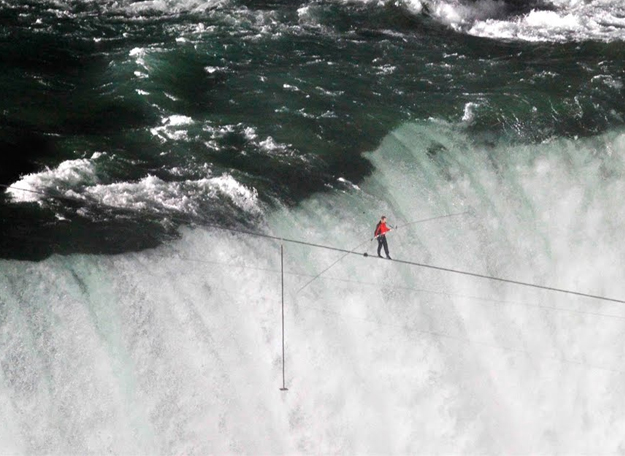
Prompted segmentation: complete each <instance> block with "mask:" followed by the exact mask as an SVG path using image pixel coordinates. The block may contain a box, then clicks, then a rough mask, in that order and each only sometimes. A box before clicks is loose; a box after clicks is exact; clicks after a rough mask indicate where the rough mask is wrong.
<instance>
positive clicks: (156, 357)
mask: <svg viewBox="0 0 625 456" xmlns="http://www.w3.org/2000/svg"><path fill="white" fill-rule="evenodd" d="M432 144H438V145H440V146H443V147H442V148H439V149H440V152H439V153H437V154H434V155H432V154H427V153H426V152H425V151H427V150H428V148H429V147H430V146H431V145H432ZM606 152H609V154H607V153H606ZM368 157H369V158H370V160H371V162H372V164H373V165H374V169H373V172H372V175H371V176H370V177H369V178H367V179H365V180H364V181H363V182H362V183H361V184H360V185H359V188H356V187H354V186H353V185H351V183H350V182H349V181H348V180H347V179H345V178H343V177H337V181H338V183H340V186H339V188H338V189H337V190H336V191H332V190H329V191H327V192H324V193H322V194H318V195H315V196H313V197H311V198H310V199H308V200H306V201H304V202H302V203H300V204H299V205H297V206H296V207H289V208H277V209H276V210H272V211H271V212H269V211H266V212H264V214H265V215H266V217H267V218H266V220H267V226H268V230H269V231H270V233H271V234H274V235H277V236H285V237H289V238H293V239H302V240H306V241H309V242H313V243H320V244H328V245H336V246H341V247H343V248H354V247H355V246H357V245H360V247H359V249H362V250H365V251H368V252H369V253H373V252H374V250H373V249H374V248H375V244H374V243H372V242H370V236H371V232H372V230H373V227H374V225H375V222H376V221H377V217H379V215H380V214H386V215H387V216H388V217H389V222H390V223H391V224H394V223H396V224H401V223H405V222H408V221H413V220H417V219H425V218H428V217H433V216H438V215H443V214H445V213H452V212H459V211H461V210H466V209H469V208H470V209H472V210H473V212H472V214H470V215H468V216H464V217H459V218H454V219H451V218H450V219H442V220H437V221H434V222H428V223H422V224H415V225H412V226H406V227H404V228H403V229H402V228H398V229H397V230H395V231H392V232H391V233H390V234H389V235H388V240H389V244H390V248H391V254H392V255H393V256H394V257H396V258H398V259H409V260H414V261H420V262H424V263H430V264H436V265H440V266H443V267H455V268H462V269H466V270H471V271H475V272H478V273H488V274H494V275H499V276H505V277H509V278H512V279H518V280H527V281H534V282H538V283H542V284H546V285H555V286H570V287H573V288H575V289H578V290H580V291H596V292H600V293H602V294H606V295H612V296H615V297H620V298H622V297H623V296H624V295H625V285H624V284H623V281H622V268H621V265H622V258H623V255H625V245H624V244H623V242H622V239H621V238H622V233H621V231H622V230H621V227H622V226H623V222H624V221H625V217H624V216H623V214H622V211H621V210H620V208H621V206H622V201H621V199H622V196H621V195H622V194H623V193H624V192H625V184H624V183H623V182H624V180H623V170H624V169H625V166H624V164H625V135H624V134H623V133H622V132H609V133H608V134H605V135H602V136H599V137H596V138H588V139H585V140H579V141H573V140H554V141H552V142H550V143H546V144H542V145H535V144H533V145H531V146H508V145H506V144H492V145H490V146H489V147H481V146H480V145H479V144H476V141H475V138H472V137H470V136H469V135H466V134H465V133H463V129H462V128H461V126H458V125H450V124H448V123H445V122H434V121H432V122H420V123H410V124H406V125H403V126H401V127H400V128H398V129H396V130H395V131H393V132H392V133H391V134H389V135H388V136H387V137H386V138H385V139H384V140H383V142H382V144H381V145H380V148H379V149H378V150H376V151H374V152H372V153H370V154H369V155H368ZM390 157H392V159H389V158H390ZM178 185H180V186H184V185H185V184H184V183H179V184H178ZM188 185H190V186H191V187H193V188H195V189H198V188H202V187H203V186H205V185H208V186H209V187H212V188H214V189H215V190H216V191H224V192H228V193H236V192H238V191H240V190H241V187H240V184H238V183H237V182H236V181H235V180H234V179H232V178H230V177H228V176H222V178H221V179H219V178H218V179H217V180H214V181H213V182H212V183H210V184H208V183H196V184H193V183H191V184H188ZM126 191H127V192H126ZM98 192H100V193H101V195H100V198H102V199H104V198H109V202H111V203H112V204H118V205H126V206H133V205H137V204H141V198H138V197H136V196H134V195H137V194H139V195H145V198H146V199H148V200H149V199H151V197H149V196H148V195H149V194H154V193H159V192H160V193H163V194H164V196H163V197H162V198H161V199H162V200H163V205H164V206H163V207H164V209H170V207H175V206H176V205H177V204H181V202H180V195H177V196H176V195H174V193H175V192H173V193H172V188H171V187H170V186H169V185H168V184H166V183H163V182H162V181H160V180H159V179H157V178H155V177H149V178H146V179H144V180H142V181H140V182H136V183H133V184H130V183H129V184H128V185H124V186H123V188H117V187H115V186H106V185H100V187H99V188H98ZM126 193H127V194H126ZM242 194H243V195H248V194H247V193H246V192H245V191H243V192H242ZM188 196H189V197H190V198H197V195H188ZM248 196H249V195H248ZM185 204H186V203H185ZM190 209H192V207H188V208H187V210H190ZM176 210H178V209H176ZM341 256H343V254H342V253H338V252H330V251H325V250H321V249H310V248H308V247H305V246H301V245H297V244H286V243H285V244H284V257H283V259H284V267H285V271H286V274H285V282H284V285H285V304H286V305H285V310H286V313H285V325H286V335H287V336H286V356H287V358H286V361H287V364H286V382H287V386H288V387H289V391H288V392H286V393H284V392H281V391H279V387H280V386H281V384H282V370H281V333H280V329H281V326H280V321H281V314H280V309H281V307H280V297H281V282H280V277H281V274H280V267H281V256H280V247H279V243H278V242H276V241H274V240H268V239H260V238H253V237H249V236H244V235H242V234H241V235H239V234H234V233H230V232H221V231H219V230H215V229H201V228H198V229H186V230H184V232H183V236H182V238H181V239H179V240H177V241H175V242H171V243H168V244H166V245H162V246H160V247H159V248H156V249H151V250H148V251H144V252H138V253H127V254H122V255H113V256H98V255H69V256H62V257H61V256H58V257H57V256H55V257H52V258H49V259H48V260H46V261H43V262H40V263H28V262H15V261H4V262H3V263H2V274H0V299H1V301H2V306H0V311H1V312H2V313H1V316H2V326H1V327H0V329H1V330H2V333H1V335H2V337H1V338H0V348H1V349H2V350H0V360H1V361H2V366H3V369H0V379H1V380H2V381H0V388H1V389H0V403H3V404H4V405H8V407H6V408H5V409H3V411H4V415H3V416H2V417H1V418H0V421H2V423H3V424H4V423H9V426H7V427H0V444H2V446H3V447H4V448H8V449H9V450H11V451H13V450H14V449H15V451H16V452H18V453H37V454H59V453H64V454H65V453H69V454H85V453H98V454H102V453H113V454H161V453H166V454H230V453H236V454H247V453H254V454H256V453H260V454H336V453H339V454H572V453H575V454H578V453H580V454H615V453H618V452H619V451H620V450H621V449H622V441H623V438H622V436H623V432H622V430H623V428H624V426H625V421H624V420H623V418H622V417H623V416H625V414H624V410H625V399H624V398H625V395H624V394H623V391H622V390H623V387H622V386H621V385H622V381H621V380H622V373H621V372H618V371H617V370H620V369H621V365H622V348H621V347H623V342H624V339H623V317H625V314H624V312H623V310H624V309H623V307H622V305H620V304H616V303H615V304H610V303H605V302H596V301H588V300H585V299H582V298H576V297H571V296H563V295H557V294H554V293H550V292H542V291H537V290H531V289H526V288H522V287H517V286H513V285H508V284H497V283H494V282H487V281H484V280H480V279H478V278H469V277H464V276H457V275H451V274H446V273H443V272H442V271H432V270H426V269H417V268H413V267H408V266H405V265H402V264H399V263H397V262H396V263H392V262H387V261H378V260H375V259H371V258H364V257H362V256H357V255H350V256H346V257H345V258H341ZM337 260H340V261H338V262H337ZM333 263H336V264H334V265H333V267H332V269H331V270H328V271H327V272H324V274H322V276H321V277H319V278H318V279H317V280H315V281H314V282H312V283H311V284H310V285H308V286H307V287H306V288H305V289H304V290H302V291H301V292H300V293H297V290H298V289H299V287H301V286H302V285H304V284H305V283H306V282H307V281H308V280H310V278H312V277H314V276H315V275H317V274H319V272H321V271H323V270H324V269H326V268H327V267H328V266H329V265H332V264H333ZM300 274H306V275H305V276H302V275H300ZM474 297H477V298H474ZM480 297H482V298H483V299H480ZM555 309H561V310H555ZM576 311H580V312H582V313H576ZM593 314H594V315H593ZM596 314H609V315H613V317H603V316H599V315H596ZM7 398H8V399H7ZM580 398H583V400H580ZM216 417H217V418H216ZM242 429H244V430H245V432H242V431H241V430H242ZM519 429H523V432H521V433H519V431H518V430H519ZM70 431H71V432H70Z"/></svg>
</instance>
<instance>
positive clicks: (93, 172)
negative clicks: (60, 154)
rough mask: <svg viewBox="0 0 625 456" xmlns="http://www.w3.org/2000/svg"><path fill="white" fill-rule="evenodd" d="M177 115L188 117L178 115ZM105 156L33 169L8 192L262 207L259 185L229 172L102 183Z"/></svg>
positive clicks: (22, 196) (145, 206)
mask: <svg viewBox="0 0 625 456" xmlns="http://www.w3.org/2000/svg"><path fill="white" fill-rule="evenodd" d="M174 121H179V122H186V120H185V119H180V118H177V119H176V120H174ZM103 156H104V154H101V153H96V154H94V155H93V156H92V157H91V158H90V159H78V160H68V161H64V162H62V163H61V164H59V166H57V167H56V168H53V169H52V168H47V169H46V170H44V171H42V172H39V173H33V174H29V175H27V176H24V177H22V178H21V179H20V180H19V181H17V182H15V183H14V184H13V185H11V186H10V187H9V188H8V190H7V194H8V195H9V196H10V198H11V199H12V200H13V201H14V202H16V203H28V202H38V203H39V204H45V203H46V202H47V201H48V197H47V196H45V195H46V194H48V193H51V194H53V195H60V196H63V197H67V198H72V199H75V200H77V201H85V202H89V203H90V204H93V203H96V204H102V205H104V206H109V207H115V208H120V209H131V210H148V211H151V212H155V213H160V212H170V211H175V212H180V213H184V214H188V215H194V216H201V215H202V212H203V210H202V207H203V205H204V204H207V202H211V201H212V202H213V203H214V204H217V205H219V204H222V203H223V204H231V205H233V206H234V207H236V208H238V209H240V210H242V211H244V212H247V213H248V214H250V215H258V214H259V213H260V212H261V205H260V202H259V200H258V193H257V191H256V189H253V188H251V189H250V188H248V187H246V186H245V185H243V184H241V183H239V182H238V181H237V180H236V179H235V178H234V177H232V176H231V175H229V174H222V175H220V176H210V177H206V178H202V179H197V180H189V179H187V180H182V181H174V182H166V181H164V180H162V179H160V178H158V177H156V176H152V175H148V176H146V177H144V178H142V179H141V180H139V181H137V182H117V183H102V182H101V181H102V178H101V177H100V176H99V175H98V168H97V161H98V159H99V158H100V157H103ZM207 173H208V171H207ZM171 174H172V175H175V176H181V175H184V174H186V172H184V171H183V170H181V169H180V168H179V167H176V168H173V169H172V170H171ZM83 215H86V213H84V212H83Z"/></svg>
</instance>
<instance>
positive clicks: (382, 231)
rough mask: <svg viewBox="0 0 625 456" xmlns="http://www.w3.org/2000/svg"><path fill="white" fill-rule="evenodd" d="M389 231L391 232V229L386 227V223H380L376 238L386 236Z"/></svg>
mask: <svg viewBox="0 0 625 456" xmlns="http://www.w3.org/2000/svg"><path fill="white" fill-rule="evenodd" d="M389 231H391V229H390V228H389V227H388V226H386V222H380V223H378V226H376V227H375V236H384V235H385V234H386V233H388V232H389Z"/></svg>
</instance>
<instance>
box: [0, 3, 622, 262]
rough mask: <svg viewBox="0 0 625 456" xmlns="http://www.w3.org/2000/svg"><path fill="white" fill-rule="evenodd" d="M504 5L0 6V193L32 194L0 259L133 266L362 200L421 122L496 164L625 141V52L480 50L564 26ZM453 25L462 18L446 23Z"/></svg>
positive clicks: (582, 41) (578, 44)
mask: <svg viewBox="0 0 625 456" xmlns="http://www.w3.org/2000/svg"><path fill="white" fill-rule="evenodd" d="M482 3H483V2H482ZM497 5H498V8H497V9H496V10H493V11H491V10H489V9H488V8H486V10H485V11H482V10H481V9H480V8H482V9H484V8H485V7H484V5H481V6H480V4H475V3H473V2H466V3H461V2H447V3H445V2H440V1H439V2H436V1H432V2H417V1H413V2H381V3H380V2H359V1H351V2H346V1H345V2H342V1H316V2H307V1H242V0H231V1H220V2H199V1H195V2H160V3H159V2H83V1H73V2H21V1H7V0H5V1H2V2H0V27H1V28H0V36H1V37H2V39H1V41H0V62H1V65H2V71H1V72H0V91H1V93H2V94H3V95H2V98H1V102H0V104H1V105H0V113H1V114H0V115H1V116H2V117H1V120H0V150H1V152H2V153H1V155H0V184H3V185H5V186H9V185H13V187H14V189H20V188H26V189H27V190H30V192H23V191H22V192H20V191H19V190H15V191H16V192H17V193H13V194H12V195H13V196H11V195H9V194H6V193H5V194H2V195H1V196H0V214H1V222H0V233H2V237H1V240H0V255H1V256H3V257H8V258H29V259H39V258H44V257H46V256H48V255H50V254H51V253H54V252H57V253H70V252H103V253H114V252H123V251H128V250H136V249H142V248H145V247H150V246H155V245H157V244H159V243H160V242H162V241H163V240H166V239H169V238H172V237H176V236H177V228H178V226H179V225H180V224H181V223H182V224H184V223H200V224H201V223H206V222H210V223H215V222H218V223H225V224H228V225H241V224H242V225H250V224H262V223H263V218H264V217H263V214H264V213H265V212H266V211H267V210H268V209H270V208H272V207H276V206H279V205H296V204H298V202H300V201H302V200H303V199H305V198H307V197H308V196H310V195H312V194H315V193H317V192H324V191H328V190H332V189H336V188H339V189H340V188H341V187H342V186H345V185H347V184H346V183H345V181H344V180H347V181H350V182H353V183H358V182H360V181H361V180H362V179H363V178H364V177H365V176H367V175H368V174H369V173H370V172H371V169H372V168H371V164H370V162H369V161H368V160H367V159H365V158H364V157H363V153H365V152H367V151H370V150H373V149H374V148H376V147H377V145H378V144H379V143H380V141H381V140H382V138H383V137H384V136H385V135H386V134H388V133H389V132H390V131H391V130H392V129H394V128H396V127H398V126H399V125H401V124H402V123H404V122H407V121H410V120H416V121H422V120H427V119H436V120H437V121H440V122H446V123H450V124H453V125H456V126H457V127H458V128H461V129H463V130H466V131H467V132H468V133H469V134H470V136H471V137H472V138H473V140H474V141H475V142H477V143H483V144H485V145H488V144H495V143H500V142H505V143H508V142H510V143H525V144H539V143H541V142H543V141H547V140H551V139H553V138H558V137H570V138H575V137H584V136H592V135H596V134H599V133H602V132H605V131H607V130H610V129H615V128H620V127H621V126H622V125H623V119H624V117H623V116H624V114H625V108H624V106H625V103H624V99H623V98H624V97H623V82H622V80H623V77H624V73H625V70H624V69H623V65H622V62H623V60H624V57H625V45H624V44H623V41H622V40H620V39H619V36H625V32H623V33H622V34H621V35H619V33H621V32H620V31H619V29H618V27H616V28H615V27H614V26H613V25H610V24H608V25H606V30H607V32H606V35H602V34H596V35H593V34H592V33H591V32H592V30H591V29H588V30H585V29H583V28H580V30H579V31H578V32H576V33H573V32H571V31H569V32H568V33H569V35H566V34H565V35H564V39H562V36H563V35H562V34H563V32H562V30H561V29H558V28H556V29H554V30H553V32H552V36H551V38H552V39H551V40H549V39H548V38H550V35H549V33H550V31H549V29H548V27H547V28H546V29H545V27H543V28H542V29H541V32H540V34H539V35H536V37H535V38H536V40H537V41H531V40H528V39H526V37H525V35H523V33H526V34H530V35H531V33H533V32H532V30H533V29H532V28H531V27H530V28H528V31H525V32H523V33H520V32H519V33H518V34H519V37H517V38H514V37H513V38H509V37H507V36H505V34H502V38H501V39H496V38H493V37H484V36H475V35H476V33H473V32H474V30H475V29H476V24H477V25H480V24H482V25H483V24H486V25H488V24H490V23H489V22H488V20H489V18H491V19H492V20H495V19H497V20H500V21H503V24H506V23H509V24H510V26H509V29H510V30H512V29H514V28H513V24H514V23H515V22H514V21H515V20H516V18H520V17H524V16H523V15H527V14H528V13H529V12H530V10H531V9H532V8H534V9H538V10H539V11H543V10H544V11H543V14H550V12H553V11H554V6H553V5H552V4H550V3H549V2H543V4H541V3H540V2H535V3H533V4H532V5H528V4H523V3H522V2H521V3H519V2H509V3H507V4H504V3H498V4H497ZM445 6H447V7H449V8H451V10H453V11H455V12H456V13H457V14H458V15H460V16H462V15H463V14H464V15H465V16H466V17H465V18H464V19H463V20H462V21H460V22H456V23H451V22H449V20H447V19H446V17H447V16H445V15H444V14H443V13H442V12H441V11H443V12H445V11H448V10H444V9H441V8H443V7H445ZM454 8H455V9H454ZM593 8H594V4H591V5H590V6H587V9H588V10H579V11H577V13H576V14H578V15H579V16H580V17H581V18H582V19H587V20H590V19H588V17H590V18H592V15H593V14H598V13H597V9H593ZM605 10H606V11H608V12H610V13H611V14H612V16H611V17H614V18H619V17H621V16H619V15H622V14H623V12H622V6H619V4H618V3H617V2H615V3H614V4H607V5H605ZM556 11H557V9H556ZM469 13H471V14H469ZM478 13H479V14H478ZM565 13H566V11H564V12H562V14H563V15H564V14H565ZM480 14H481V15H482V16H484V15H485V17H482V16H479V15H480ZM472 15H473V16H472ZM475 15H477V16H479V18H478V19H479V20H478V19H476V18H475ZM489 15H490V16H489ZM584 15H588V17H586V16H584ZM448 16H449V14H448ZM480 20H481V22H480ZM614 20H616V19H614ZM505 21H509V22H505ZM514 30H516V29H514ZM620 30H622V29H620ZM608 32H609V33H608ZM489 33H491V34H492V33H494V32H492V31H491V32H489ZM515 33H516V32H515ZM567 36H568V37H569V38H568V39H567ZM441 150H443V148H442V146H439V145H437V144H432V146H431V147H430V148H429V150H428V151H426V152H427V153H430V154H431V155H436V154H437V153H439V152H440V151H441ZM94 154H95V155H94ZM33 173H34V174H33ZM29 174H31V176H29V177H24V176H27V175H29ZM339 179H344V180H339ZM35 192H39V193H35ZM40 193H43V194H44V195H47V196H44V195H41V194H40ZM59 197H62V198H66V199H58V198H59ZM67 198H69V199H67Z"/></svg>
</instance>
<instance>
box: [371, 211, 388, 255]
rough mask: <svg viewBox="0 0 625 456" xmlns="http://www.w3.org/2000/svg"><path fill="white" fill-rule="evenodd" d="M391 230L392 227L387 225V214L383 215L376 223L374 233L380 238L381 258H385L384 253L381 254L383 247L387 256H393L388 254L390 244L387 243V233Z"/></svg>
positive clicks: (379, 250)
mask: <svg viewBox="0 0 625 456" xmlns="http://www.w3.org/2000/svg"><path fill="white" fill-rule="evenodd" d="M389 231H391V229H390V228H389V227H388V226H386V216H385V215H383V216H382V217H381V218H380V221H379V222H378V224H377V225H376V227H375V232H374V233H373V235H374V236H375V237H376V238H378V256H379V257H380V258H383V257H382V255H380V252H381V251H382V247H384V253H386V258H388V259H389V260H391V259H392V258H391V256H390V255H389V254H388V244H387V243H386V233H388V232H389Z"/></svg>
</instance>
